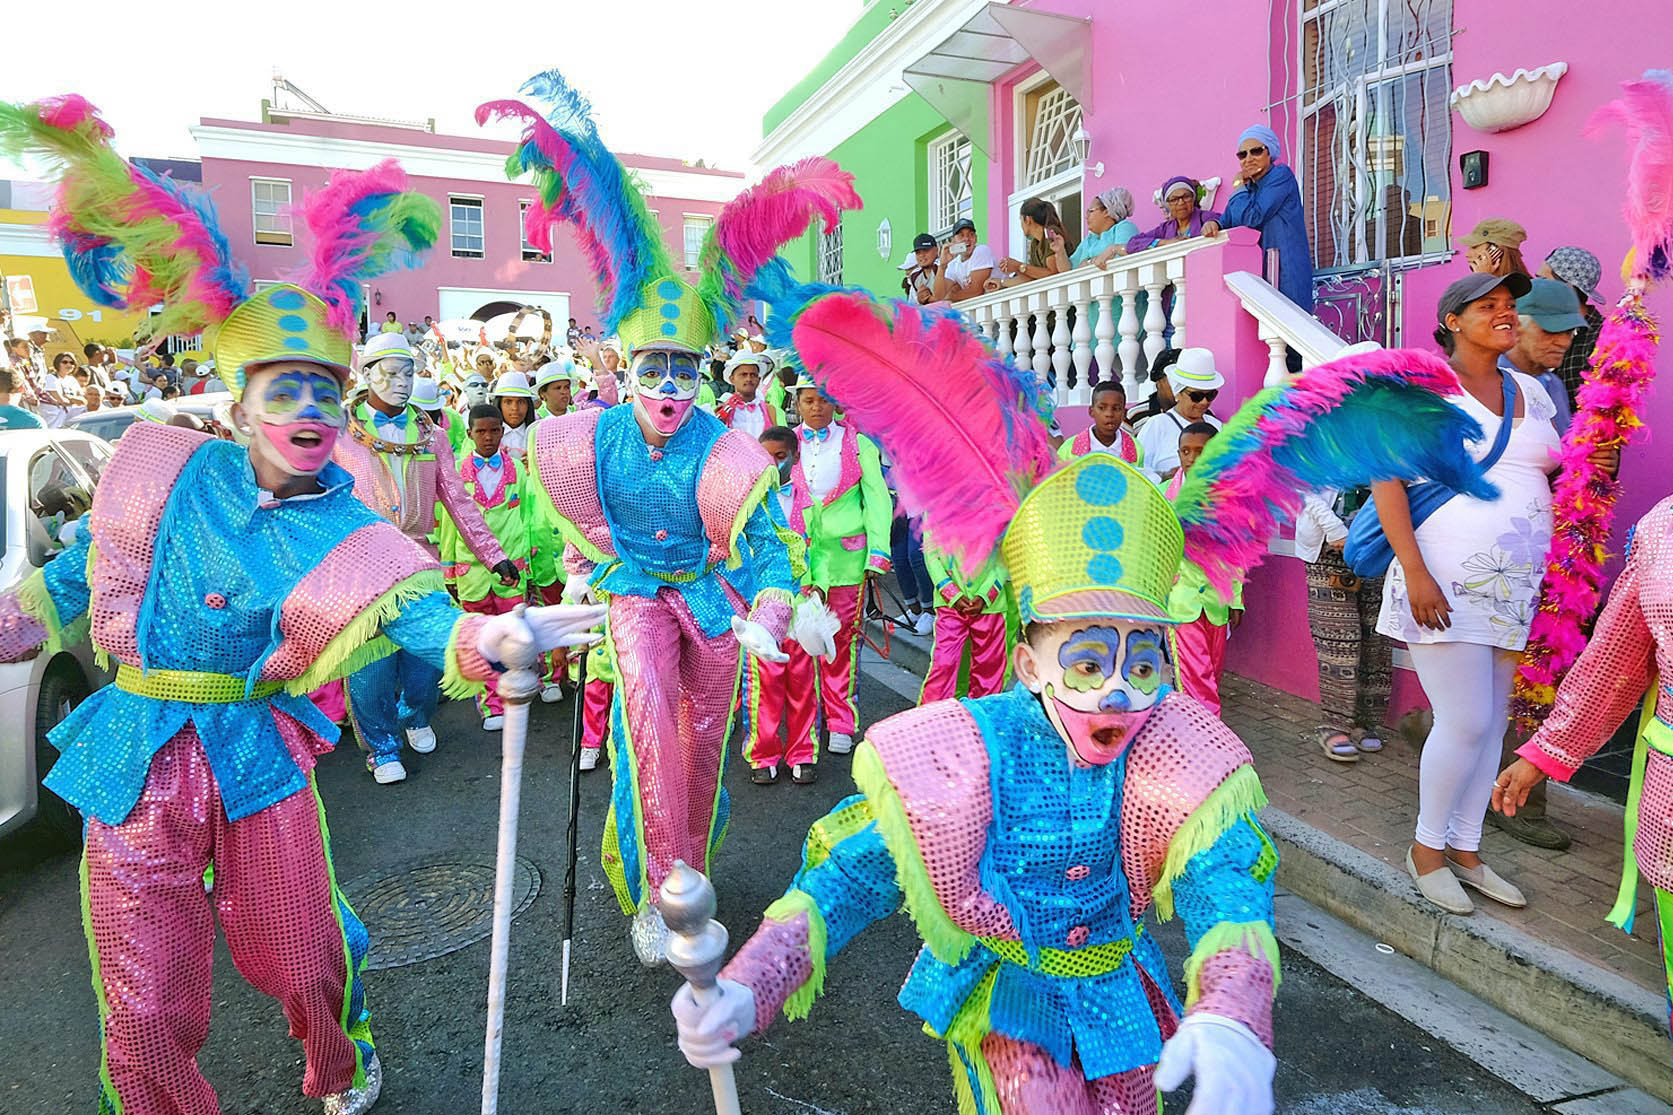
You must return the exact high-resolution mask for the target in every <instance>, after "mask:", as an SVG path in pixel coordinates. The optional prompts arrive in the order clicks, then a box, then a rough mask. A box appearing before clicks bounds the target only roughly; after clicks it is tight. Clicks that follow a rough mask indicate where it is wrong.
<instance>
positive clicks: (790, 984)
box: [720, 913, 813, 1037]
mask: <svg viewBox="0 0 1673 1115" xmlns="http://www.w3.org/2000/svg"><path fill="white" fill-rule="evenodd" d="M809 938H810V935H809V932H808V915H807V914H806V913H797V914H794V915H792V916H791V917H790V919H789V920H787V921H777V920H775V919H773V918H768V919H766V920H764V921H763V922H762V923H761V928H759V929H757V930H756V931H755V935H754V936H752V937H751V938H750V939H749V940H747V941H745V942H744V945H743V948H741V949H739V950H738V951H737V953H736V954H735V955H734V956H733V957H732V959H731V960H730V961H728V962H727V964H726V967H725V968H723V969H721V972H720V975H721V978H723V979H729V980H736V981H737V982H739V983H741V984H743V985H744V986H745V987H747V988H749V989H750V990H751V991H753V992H754V993H755V1029H754V1030H752V1031H751V1033H757V1034H758V1033H760V1032H761V1031H762V1030H765V1029H766V1028H767V1024H768V1023H769V1022H771V1021H772V1020H773V1019H774V1018H776V1017H777V1016H778V1012H779V1011H781V1010H783V1009H784V1004H785V1003H786V1002H788V1001H789V999H790V996H791V994H792V993H793V992H794V991H796V990H797V989H798V988H800V987H802V986H803V985H804V984H806V983H807V982H808V980H809V979H810V978H812V976H813V961H812V953H811V950H810V946H809ZM739 1036H740V1037H741V1036H743V1035H739Z"/></svg>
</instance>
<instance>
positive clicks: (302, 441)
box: [290, 430, 325, 449]
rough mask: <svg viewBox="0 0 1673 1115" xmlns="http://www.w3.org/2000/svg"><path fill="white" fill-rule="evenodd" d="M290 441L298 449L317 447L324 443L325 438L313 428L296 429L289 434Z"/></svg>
mask: <svg viewBox="0 0 1673 1115" xmlns="http://www.w3.org/2000/svg"><path fill="white" fill-rule="evenodd" d="M290 443H291V444H292V445H294V446H296V447H297V448H298V449H318V448H319V447H320V446H322V445H324V444H325V439H324V438H322V437H320V436H319V434H318V433H317V432H315V431H313V430H298V431H297V432H296V433H294V434H292V435H290Z"/></svg>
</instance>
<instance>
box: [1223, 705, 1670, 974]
mask: <svg viewBox="0 0 1673 1115" xmlns="http://www.w3.org/2000/svg"><path fill="white" fill-rule="evenodd" d="M1221 691H1222V697H1223V700H1224V706H1225V708H1224V713H1223V715H1224V719H1225V721H1226V723H1227V724H1229V725H1230V726H1231V728H1232V729H1233V730H1234V731H1236V732H1237V734H1238V735H1240V736H1242V737H1243V740H1244V741H1245V742H1246V743H1247V744H1248V745H1249V749H1250V750H1251V751H1253V752H1254V755H1255V768H1256V769H1257V770H1258V771H1259V772H1260V776H1261V784H1262V785H1263V786H1265V787H1266V793H1267V797H1268V798H1269V799H1270V800H1271V802H1272V804H1273V805H1274V806H1276V807H1277V808H1279V809H1282V810H1283V811H1284V812H1286V813H1288V814H1290V815H1291V816H1292V817H1294V818H1295V819H1296V820H1298V821H1303V822H1305V823H1306V824H1309V825H1311V826H1313V827H1314V828H1317V829H1319V830H1320V831H1322V832H1323V833H1325V834H1326V835H1328V836H1332V837H1335V838H1336V839H1338V840H1342V841H1345V842H1346V843H1348V844H1349V845H1351V846H1353V847H1354V848H1357V849H1358V850H1359V851H1361V852H1364V853H1366V854H1367V855H1370V856H1373V857H1375V858H1376V859H1379V860H1381V861H1382V862H1383V863H1386V864H1388V865H1389V866H1390V867H1392V868H1394V869H1395V870H1396V871H1397V872H1399V873H1400V874H1401V875H1404V874H1405V870H1406V866H1405V855H1406V848H1407V847H1408V846H1409V845H1410V843H1411V839H1412V826H1413V824H1414V822H1415V821H1416V818H1417V768H1418V750H1417V748H1416V747H1415V746H1414V745H1413V744H1412V743H1411V742H1409V741H1407V740H1405V739H1402V738H1401V737H1400V736H1399V735H1398V734H1397V733H1395V732H1390V733H1389V734H1388V738H1387V740H1386V743H1385V746H1384V748H1383V750H1382V751H1381V752H1380V753H1378V754H1375V755H1365V756H1362V757H1361V759H1360V761H1359V762H1357V763H1338V762H1333V761H1331V760H1330V759H1327V758H1325V756H1324V753H1323V752H1322V751H1321V750H1320V748H1319V747H1318V745H1317V744H1315V743H1313V742H1312V735H1313V728H1314V727H1315V726H1316V725H1317V723H1318V715H1319V714H1318V706H1317V705H1315V704H1314V703H1313V702H1311V701H1306V700H1302V699H1301V698H1299V697H1294V696H1291V695H1290V694H1288V693H1284V692H1282V691H1280V690H1277V689H1272V688H1270V687H1268V686H1265V685H1261V684H1259V683H1257V682H1253V681H1249V680H1247V679H1245V678H1240V677H1235V676H1231V675H1228V676H1227V677H1226V678H1225V679H1224V681H1223V683H1222V687H1221ZM1549 813H1550V816H1551V818H1552V820H1554V821H1556V822H1557V823H1559V824H1560V825H1561V826H1562V827H1563V828H1564V829H1566V830H1568V832H1569V833H1570V834H1571V835H1572V836H1573V837H1574V843H1573V845H1572V846H1571V847H1570V848H1569V850H1568V851H1566V852H1549V851H1545V850H1543V849H1539V848H1532V847H1529V846H1528V845H1526V844H1522V843H1520V842H1518V841H1516V840H1513V839H1511V838H1510V837H1509V836H1506V835H1505V834H1504V833H1502V832H1500V831H1499V830H1497V829H1495V828H1493V827H1492V826H1488V828H1487V830H1486V835H1485V836H1484V838H1483V841H1482V848H1481V854H1482V857H1483V858H1484V859H1485V860H1486V861H1487V862H1488V863H1490V864H1492V865H1493V867H1494V869H1495V870H1497V871H1498V872H1499V873H1500V874H1502V875H1504V876H1505V878H1507V879H1509V880H1511V881H1512V882H1514V883H1515V884H1516V885H1517V886H1519V887H1521V888H1522V891H1523V893H1525V894H1526V895H1527V896H1528V906H1527V908H1526V909H1522V910H1512V909H1509V908H1507V907H1503V906H1499V905H1497V904H1495V903H1493V902H1490V901H1488V900H1486V899H1482V898H1478V897H1477V896H1475V895H1473V894H1472V895H1471V898H1472V900H1473V901H1475V902H1476V913H1475V914H1474V915H1473V916H1474V917H1476V918H1481V917H1489V918H1493V919H1497V920H1499V921H1502V922H1505V923H1507V924H1509V925H1512V926H1515V927H1516V928H1518V929H1520V930H1521V931H1523V932H1524V933H1527V934H1529V935H1530V936H1532V937H1534V938H1536V939H1538V940H1541V941H1544V942H1546V943H1549V944H1551V945H1553V946H1556V947H1558V948H1561V949H1563V950H1566V951H1568V952H1571V953H1574V954H1575V955H1577V956H1579V957H1581V958H1583V959H1585V960H1588V961H1590V962H1591V963H1594V964H1597V965H1599V966H1601V967H1603V968H1605V969H1607V970H1609V971H1611V972H1614V973H1616V974H1617V975H1620V976H1622V977H1624V978H1626V979H1628V980H1630V981H1632V982H1633V983H1635V984H1638V985H1639V986H1641V987H1643V988H1646V989H1647V990H1650V991H1656V992H1659V991H1661V990H1663V989H1664V988H1665V987H1666V983H1665V982H1664V977H1663V975H1662V967H1661V959H1660V952H1659V949H1658V947H1657V943H1656V929H1655V917H1654V915H1653V914H1651V913H1650V912H1649V910H1650V895H1651V891H1650V889H1649V887H1648V886H1647V885H1643V886H1640V888H1639V902H1638V921H1637V923H1636V926H1635V932H1634V933H1633V934H1632V935H1630V936H1629V935H1628V934H1625V933H1622V932H1621V931H1620V930H1618V929H1616V928H1615V927H1614V926H1612V925H1609V924H1608V923H1606V922H1605V921H1604V920H1603V919H1604V915H1605V914H1606V913H1608V911H1609V908H1610V906H1612V905H1613V904H1614V902H1615V888H1616V885H1617V883H1618V882H1619V880H1620V871H1621V849H1622V831H1621V809H1620V807H1619V806H1616V805H1614V804H1613V803H1611V802H1608V801H1606V800H1604V799H1602V798H1598V797H1594V796H1592V795H1589V794H1582V793H1578V792H1571V791H1568V790H1566V789H1564V788H1561V787H1553V788H1552V792H1551V796H1550V804H1549Z"/></svg>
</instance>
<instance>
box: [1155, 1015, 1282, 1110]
mask: <svg viewBox="0 0 1673 1115" xmlns="http://www.w3.org/2000/svg"><path fill="white" fill-rule="evenodd" d="M1277 1067H1278V1062H1277V1061H1276V1060H1275V1059H1274V1058H1273V1056H1272V1051H1271V1050H1270V1049H1268V1048H1267V1047H1266V1046H1265V1044H1263V1043H1262V1042H1261V1039H1260V1038H1257V1037H1256V1036H1255V1032H1254V1031H1253V1030H1251V1029H1249V1027H1247V1026H1245V1025H1244V1024H1243V1023H1241V1022H1239V1021H1237V1020H1236V1019H1232V1018H1226V1017H1225V1016H1224V1015H1219V1014H1206V1013H1201V1012H1199V1013H1196V1014H1188V1015H1186V1016H1185V1021H1183V1022H1181V1023H1180V1024H1179V1029H1178V1030H1177V1031H1176V1032H1175V1033H1174V1035H1173V1037H1171V1038H1169V1039H1168V1040H1167V1042H1166V1043H1164V1044H1163V1046H1162V1057H1161V1060H1159V1061H1158V1062H1157V1063H1156V1087H1157V1088H1158V1089H1160V1090H1161V1091H1164V1092H1171V1091H1173V1090H1174V1089H1175V1088H1177V1087H1179V1086H1180V1085H1181V1084H1183V1083H1185V1078H1186V1077H1188V1076H1195V1077H1196V1078H1197V1083H1196V1087H1195V1089H1194V1090H1193V1092H1192V1098H1191V1106H1190V1107H1188V1108H1186V1109H1185V1115H1272V1074H1273V1072H1274V1071H1275V1070H1276V1069H1277Z"/></svg>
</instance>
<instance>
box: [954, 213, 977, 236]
mask: <svg viewBox="0 0 1673 1115" xmlns="http://www.w3.org/2000/svg"><path fill="white" fill-rule="evenodd" d="M965 229H969V230H970V231H971V232H975V231H976V222H975V221H973V220H971V219H970V218H969V217H961V218H959V222H958V224H956V225H954V226H953V233H954V235H957V234H958V233H961V232H963V231H964V230H965Z"/></svg>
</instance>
